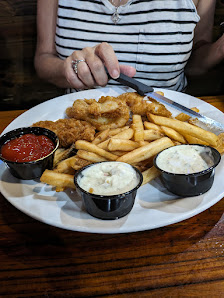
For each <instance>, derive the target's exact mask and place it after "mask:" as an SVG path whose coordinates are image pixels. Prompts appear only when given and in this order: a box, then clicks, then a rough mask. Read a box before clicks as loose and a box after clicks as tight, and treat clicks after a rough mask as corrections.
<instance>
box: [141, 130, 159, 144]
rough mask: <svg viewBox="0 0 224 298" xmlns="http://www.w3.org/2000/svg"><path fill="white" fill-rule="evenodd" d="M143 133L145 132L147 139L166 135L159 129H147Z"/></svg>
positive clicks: (151, 139) (155, 138)
mask: <svg viewBox="0 0 224 298" xmlns="http://www.w3.org/2000/svg"><path fill="white" fill-rule="evenodd" d="M143 133H144V140H145V141H154V140H157V139H160V138H162V137H163V136H164V134H162V133H161V132H159V131H158V130H154V129H145V130H144V131H143Z"/></svg>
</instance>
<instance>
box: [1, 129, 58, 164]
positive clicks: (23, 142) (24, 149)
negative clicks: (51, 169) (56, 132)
mask: <svg viewBox="0 0 224 298" xmlns="http://www.w3.org/2000/svg"><path fill="white" fill-rule="evenodd" d="M54 148H55V145H54V143H53V141H52V140H51V139H49V138H48V137H47V136H44V135H39V136H38V135H35V134H24V135H22V136H20V137H18V138H15V139H12V140H10V141H8V142H7V143H5V144H4V145H3V146H2V149H1V155H2V157H3V158H5V159H7V160H10V161H16V162H29V161H34V160H37V159H40V158H42V157H44V156H46V155H48V154H49V153H51V151H52V150H53V149H54Z"/></svg>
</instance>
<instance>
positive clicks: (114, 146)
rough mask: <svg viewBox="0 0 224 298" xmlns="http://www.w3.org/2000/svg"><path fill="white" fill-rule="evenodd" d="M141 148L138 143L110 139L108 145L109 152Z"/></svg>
mask: <svg viewBox="0 0 224 298" xmlns="http://www.w3.org/2000/svg"><path fill="white" fill-rule="evenodd" d="M138 147H139V143H138V142H134V141H131V140H122V139H110V140H109V143H108V145H107V148H108V150H109V151H117V150H119V151H131V150H134V149H136V148H138Z"/></svg>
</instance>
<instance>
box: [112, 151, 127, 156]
mask: <svg viewBox="0 0 224 298" xmlns="http://www.w3.org/2000/svg"><path fill="white" fill-rule="evenodd" d="M128 152H130V151H120V150H116V151H113V154H115V155H117V156H122V155H124V154H126V153H128Z"/></svg>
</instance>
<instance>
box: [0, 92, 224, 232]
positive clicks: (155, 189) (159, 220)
mask: <svg viewBox="0 0 224 298" xmlns="http://www.w3.org/2000/svg"><path fill="white" fill-rule="evenodd" d="M159 90H161V91H163V92H164V94H165V96H166V97H168V98H170V99H172V100H174V101H177V102H179V103H181V104H183V105H185V106H187V107H190V108H191V107H194V106H196V107H198V108H199V110H200V112H201V113H202V114H205V115H206V116H208V117H211V118H214V119H215V120H217V121H220V122H223V119H224V117H223V113H222V112H221V111H219V110H218V109H216V108H215V107H213V106H211V105H210V104H208V103H206V102H203V101H202V100H199V99H197V98H195V97H192V96H189V95H187V94H184V93H178V92H175V91H170V90H163V89H159ZM127 91H133V90H132V89H128V88H125V87H115V88H107V87H106V88H99V89H94V90H87V91H81V92H78V93H73V94H68V95H64V96H60V97H57V98H54V99H51V100H48V101H46V102H44V103H41V104H39V105H37V106H35V107H33V108H32V109H30V110H28V111H26V112H25V113H23V114H22V115H20V116H19V117H17V118H16V119H15V120H14V121H13V122H11V123H10V124H9V125H8V126H7V128H6V129H5V130H4V132H3V133H6V132H7V131H10V130H12V129H15V128H18V127H24V126H29V125H31V124H32V123H34V122H37V121H40V120H57V119H59V118H65V110H66V108H67V107H69V106H71V105H72V104H73V102H74V100H76V99H84V98H95V99H98V98H99V97H100V96H102V95H104V96H107V95H110V96H117V95H119V94H121V93H124V92H127ZM168 108H169V107H168ZM169 109H170V108H169ZM170 110H171V109H170ZM171 112H172V113H173V114H174V115H175V114H178V112H177V111H174V110H171ZM223 165H224V161H223V158H222V160H221V162H220V164H219V165H218V166H217V168H216V174H215V180H214V184H213V186H212V188H211V189H210V190H209V191H208V192H207V193H205V194H203V195H200V196H197V197H190V198H178V197H177V196H175V195H172V194H170V193H169V192H168V191H167V190H166V189H165V188H164V187H163V185H162V183H161V182H160V179H155V180H154V181H152V182H151V183H149V184H146V185H144V186H142V187H141V188H140V189H139V190H138V192H137V197H136V201H135V204H134V207H133V209H132V211H131V212H130V213H129V214H128V215H127V216H125V217H123V218H120V219H118V220H109V221H105V220H100V219H96V218H94V217H92V216H90V215H89V214H87V213H86V211H85V209H84V208H83V205H82V201H81V199H80V198H79V197H78V195H77V194H76V191H73V190H67V191H65V192H59V193H57V192H55V191H54V189H53V188H52V187H51V186H49V185H45V184H42V183H40V181H39V180H29V181H25V180H19V179H16V178H14V177H13V176H12V175H11V174H10V173H9V171H8V169H7V168H6V166H5V165H4V163H2V162H1V163H0V190H1V192H2V194H3V195H4V196H5V198H6V199H7V200H8V201H9V202H10V203H11V204H12V205H13V206H15V207H16V208H17V209H19V210H20V211H22V212H24V213H25V214H27V215H29V216H31V217H33V218H35V219H37V220H39V221H41V222H44V223H46V224H49V225H52V226H56V227H60V228H63V229H67V230H73V231H80V232H89V233H129V232H136V231H143V230H150V229H155V228H159V227H163V226H167V225H170V224H173V223H177V222H180V221H182V220H185V219H188V218H190V217H192V216H194V215H197V214H199V213H200V212H202V211H204V210H206V209H208V208H209V207H211V206H212V205H214V204H215V203H217V202H218V201H219V200H221V199H222V198H223V196H224V184H223V176H224V167H223Z"/></svg>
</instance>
